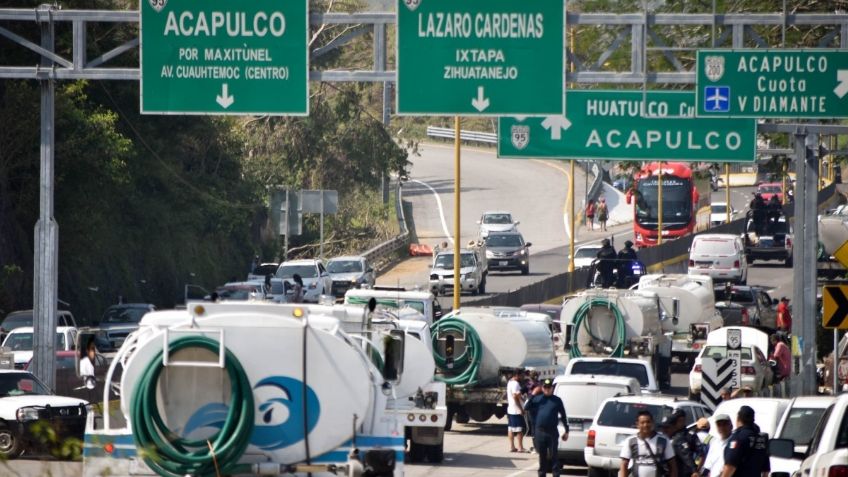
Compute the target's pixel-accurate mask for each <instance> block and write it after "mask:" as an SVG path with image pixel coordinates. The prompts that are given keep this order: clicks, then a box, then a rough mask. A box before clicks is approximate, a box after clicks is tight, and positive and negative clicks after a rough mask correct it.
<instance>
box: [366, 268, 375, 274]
mask: <svg viewBox="0 0 848 477" xmlns="http://www.w3.org/2000/svg"><path fill="white" fill-rule="evenodd" d="M365 273H374V269H373V268H371V267H368V268H366V269H365Z"/></svg>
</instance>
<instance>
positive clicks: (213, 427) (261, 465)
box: [83, 302, 427, 477]
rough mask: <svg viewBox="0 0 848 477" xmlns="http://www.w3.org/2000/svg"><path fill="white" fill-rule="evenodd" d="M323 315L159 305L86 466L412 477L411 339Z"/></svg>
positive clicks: (89, 472)
mask: <svg viewBox="0 0 848 477" xmlns="http://www.w3.org/2000/svg"><path fill="white" fill-rule="evenodd" d="M317 311H318V310H316V312H314V313H313V312H311V311H310V309H309V308H308V307H301V306H299V305H293V304H285V305H280V304H266V303H239V302H232V303H188V306H187V309H185V310H169V311H157V312H152V313H148V314H147V315H146V316H145V317H144V318H143V319H142V321H141V323H140V327H139V329H138V331H136V332H134V333H133V334H131V335H130V336H129V337H128V338H127V340H126V341H125V342H124V344H123V346H122V347H121V349H120V350H119V351H118V353H117V355H116V356H115V358H114V360H113V362H112V364H111V366H110V368H109V371H108V372H107V375H106V382H107V383H111V382H112V379H113V377H114V376H116V375H117V374H116V370H117V369H118V368H121V369H122V375H121V377H120V385H119V386H118V390H119V392H120V402H119V403H118V404H119V406H117V408H115V407H113V406H110V402H109V399H108V398H109V388H110V386H106V387H105V388H106V390H105V391H104V402H103V407H102V409H105V410H107V411H106V412H105V413H89V416H88V421H87V426H86V433H85V443H84V447H83V474H84V475H85V476H86V477H89V476H91V477H93V476H100V475H110V476H129V475H161V476H184V475H196V476H201V475H203V476H211V475H233V474H238V475H280V474H286V475H297V476H301V477H305V476H306V475H307V474H310V475H313V476H322V477H329V476H331V475H347V476H358V475H362V476H401V475H403V460H404V444H405V443H404V439H403V435H404V426H405V418H401V416H400V415H399V414H398V413H396V412H392V411H391V410H390V407H391V401H392V395H393V394H396V393H397V391H399V390H402V389H406V388H412V387H413V385H411V383H410V382H406V383H404V381H407V378H408V377H407V376H406V375H405V374H404V373H403V371H404V368H405V364H406V359H409V358H410V356H409V355H408V354H407V353H406V346H405V345H406V343H407V339H406V334H405V333H403V332H402V331H397V330H392V331H389V332H374V333H373V334H371V335H370V339H369V336H365V335H362V336H354V335H349V334H347V333H345V332H344V331H343V330H342V323H341V322H340V320H339V319H337V318H335V317H333V316H332V315H331V314H321V313H318V312H317ZM409 341H413V340H409ZM366 350H368V351H366ZM413 359H415V358H413ZM413 366H414V364H413ZM412 381H414V380H412ZM425 381H427V380H426V379H425ZM401 383H404V384H401ZM96 414H97V415H96Z"/></svg>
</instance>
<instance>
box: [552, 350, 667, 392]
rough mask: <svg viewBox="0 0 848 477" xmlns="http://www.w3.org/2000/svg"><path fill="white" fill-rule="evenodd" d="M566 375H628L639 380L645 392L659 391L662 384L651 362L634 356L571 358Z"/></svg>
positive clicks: (566, 368)
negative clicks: (658, 380)
mask: <svg viewBox="0 0 848 477" xmlns="http://www.w3.org/2000/svg"><path fill="white" fill-rule="evenodd" d="M564 374H565V375H566V376H571V375H577V374H583V375H593V374H604V375H607V376H626V377H628V378H633V379H635V380H636V381H638V382H639V387H640V388H642V391H643V392H647V393H658V392H660V386H659V383H658V382H657V378H656V374H655V373H654V369H653V368H652V367H651V363H650V362H648V361H644V360H641V359H634V358H612V357H603V358H602V357H593V356H582V357H579V358H571V359H570V360H568V365H566V367H565V373H564Z"/></svg>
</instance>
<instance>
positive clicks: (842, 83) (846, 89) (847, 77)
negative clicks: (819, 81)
mask: <svg viewBox="0 0 848 477" xmlns="http://www.w3.org/2000/svg"><path fill="white" fill-rule="evenodd" d="M836 80H837V81H838V82H839V83H838V84H837V85H836V88H833V92H834V93H836V96H839V98H840V99H841V98H842V97H843V96H845V95H846V94H848V70H836Z"/></svg>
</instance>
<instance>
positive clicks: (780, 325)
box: [777, 296, 792, 337]
mask: <svg viewBox="0 0 848 477" xmlns="http://www.w3.org/2000/svg"><path fill="white" fill-rule="evenodd" d="M777 330H778V332H780V333H782V334H783V337H787V336H788V335H789V334H790V333H792V314H791V313H789V298H786V297H785V296H782V297H780V303H778V304H777Z"/></svg>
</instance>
